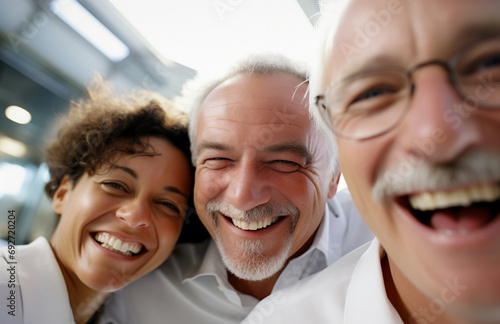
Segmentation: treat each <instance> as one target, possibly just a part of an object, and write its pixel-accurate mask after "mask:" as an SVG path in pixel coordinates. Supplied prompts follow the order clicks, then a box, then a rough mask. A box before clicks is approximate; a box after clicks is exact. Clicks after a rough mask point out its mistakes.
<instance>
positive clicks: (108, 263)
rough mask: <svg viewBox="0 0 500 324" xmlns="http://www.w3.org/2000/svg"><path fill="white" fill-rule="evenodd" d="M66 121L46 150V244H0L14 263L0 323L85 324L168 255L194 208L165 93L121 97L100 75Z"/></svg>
mask: <svg viewBox="0 0 500 324" xmlns="http://www.w3.org/2000/svg"><path fill="white" fill-rule="evenodd" d="M62 122H63V126H62V128H61V130H60V131H59V134H58V137H57V139H56V140H55V141H54V142H52V143H51V144H50V145H49V146H48V147H47V149H46V162H47V165H48V167H49V170H50V175H51V179H50V182H49V183H48V184H47V186H46V192H47V194H48V195H49V197H50V198H52V208H53V210H54V212H55V213H57V214H58V215H59V216H60V218H59V223H58V225H57V228H56V229H55V231H54V234H53V236H52V237H51V239H50V242H48V241H47V240H46V239H44V238H38V239H37V240H35V241H34V242H32V243H31V244H29V245H26V246H19V247H15V249H12V248H11V249H9V248H8V247H7V248H4V249H2V250H0V263H2V264H3V266H2V269H8V268H9V266H10V267H11V268H12V271H11V272H6V271H2V273H1V274H0V292H1V293H2V296H3V293H4V292H7V294H8V295H9V296H10V297H12V298H11V300H12V302H10V304H9V305H10V306H11V307H10V308H9V309H8V310H4V309H2V310H0V322H1V323H14V322H15V323H18V322H20V323H87V322H89V320H91V317H92V315H93V314H94V313H95V312H96V311H97V310H98V308H99V307H100V306H101V305H102V303H103V302H104V301H105V299H106V298H107V296H108V295H109V294H110V293H111V292H113V291H116V290H118V289H120V288H122V287H123V286H125V285H126V284H128V283H130V282H131V281H133V280H135V279H137V278H139V277H141V276H143V275H145V274H147V273H148V272H150V271H152V270H153V269H155V268H156V267H158V266H159V265H160V264H161V263H162V262H163V261H165V259H166V258H167V257H168V256H169V255H170V253H171V252H172V250H173V248H174V247H175V244H176V242H177V240H178V238H179V235H180V233H181V229H182V226H183V222H184V218H185V215H186V212H187V210H188V208H189V207H188V206H189V205H190V203H189V202H190V200H191V194H192V185H193V169H192V167H191V166H190V163H189V161H190V153H189V140H188V136H187V117H186V116H185V115H184V114H183V113H181V112H180V111H177V110H175V109H174V108H173V107H172V106H171V105H170V103H168V102H167V101H166V100H165V99H164V98H162V97H160V96H158V95H156V94H154V93H151V92H143V93H137V94H134V95H133V96H129V97H126V98H118V97H116V96H113V95H112V94H111V91H110V88H109V86H108V85H106V84H105V83H104V82H103V81H102V80H96V81H95V82H94V85H93V86H92V87H91V88H90V90H89V97H88V98H87V99H82V100H79V101H76V102H74V103H73V104H72V107H71V109H70V111H69V113H68V114H67V115H66V116H65V117H64V119H63V120H62ZM11 251H14V254H13V253H10V252H11ZM12 255H14V259H13V258H11V256H12ZM4 263H5V264H4Z"/></svg>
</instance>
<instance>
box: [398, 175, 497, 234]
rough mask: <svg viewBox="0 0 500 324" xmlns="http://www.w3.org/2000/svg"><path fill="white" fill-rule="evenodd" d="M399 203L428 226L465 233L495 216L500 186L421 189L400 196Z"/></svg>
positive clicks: (455, 232)
mask: <svg viewBox="0 0 500 324" xmlns="http://www.w3.org/2000/svg"><path fill="white" fill-rule="evenodd" d="M398 202H399V203H400V204H401V205H402V206H404V207H406V208H407V209H408V210H409V211H410V212H411V213H412V214H413V216H414V217H415V218H416V219H417V220H418V221H419V222H420V223H422V224H424V225H426V226H427V227H430V228H432V229H434V230H437V231H440V232H443V233H445V234H467V233H470V232H473V231H475V230H478V229H480V228H483V227H485V226H487V225H488V224H490V223H491V222H492V221H493V220H495V219H497V218H498V216H499V212H500V185H499V184H498V183H493V184H481V185H474V186H470V187H467V188H461V189H457V190H451V191H436V192H423V193H418V194H411V195H407V196H403V197H400V198H399V199H398Z"/></svg>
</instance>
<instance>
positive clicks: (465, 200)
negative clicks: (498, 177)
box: [409, 184, 500, 211]
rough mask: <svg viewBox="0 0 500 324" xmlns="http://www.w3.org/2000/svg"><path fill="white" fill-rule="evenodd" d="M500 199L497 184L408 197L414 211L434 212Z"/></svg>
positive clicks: (499, 190) (499, 188)
mask: <svg viewBox="0 0 500 324" xmlns="http://www.w3.org/2000/svg"><path fill="white" fill-rule="evenodd" d="M497 199H500V187H499V186H498V184H484V185H476V186H472V187H469V188H463V189H458V190H453V191H437V192H424V193H420V194H417V195H412V196H410V197H409V200H410V205H411V207H412V208H413V209H416V210H422V211H426V210H436V209H443V208H450V207H466V206H470V205H471V204H473V203H476V202H492V201H495V200H497Z"/></svg>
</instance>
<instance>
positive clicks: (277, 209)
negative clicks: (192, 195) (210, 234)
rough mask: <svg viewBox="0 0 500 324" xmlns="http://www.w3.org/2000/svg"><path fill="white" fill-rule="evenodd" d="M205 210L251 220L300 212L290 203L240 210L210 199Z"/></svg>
mask: <svg viewBox="0 0 500 324" xmlns="http://www.w3.org/2000/svg"><path fill="white" fill-rule="evenodd" d="M207 211H208V212H209V213H210V214H211V215H213V214H214V213H216V212H219V213H221V214H224V215H226V216H229V217H231V218H234V219H238V220H244V221H247V222H251V221H254V220H257V219H260V218H263V217H274V216H285V215H291V216H294V218H297V217H298V216H299V214H300V212H299V209H298V208H297V207H295V206H294V205H292V204H282V205H276V204H270V203H267V204H264V205H259V206H256V207H254V208H252V209H250V210H245V211H244V210H240V209H238V208H236V207H234V206H233V205H232V204H230V203H228V202H220V201H214V200H210V201H209V202H208V203H207Z"/></svg>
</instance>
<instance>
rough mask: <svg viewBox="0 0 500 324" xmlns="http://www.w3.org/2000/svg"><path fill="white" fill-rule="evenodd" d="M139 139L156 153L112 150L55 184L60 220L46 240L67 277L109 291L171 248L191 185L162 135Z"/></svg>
mask: <svg viewBox="0 0 500 324" xmlns="http://www.w3.org/2000/svg"><path fill="white" fill-rule="evenodd" d="M143 140H144V141H147V142H149V144H150V145H151V146H152V147H153V148H154V151H155V152H156V153H157V154H156V155H154V156H142V155H127V154H123V155H118V156H117V157H116V158H115V160H113V164H111V165H104V166H103V167H101V168H100V169H98V170H97V172H96V173H95V174H94V175H92V176H89V175H88V174H84V175H83V176H82V177H81V178H80V179H79V180H78V181H77V182H76V184H75V185H74V186H73V185H72V184H71V183H70V181H69V180H68V179H67V177H65V178H64V179H63V181H62V183H61V185H60V186H59V188H58V189H57V191H56V193H55V195H54V197H53V201H52V207H53V209H54V211H55V212H56V213H58V214H60V215H61V218H60V221H59V224H58V226H57V228H56V230H55V232H54V234H53V236H52V238H51V241H50V243H51V245H52V248H53V250H54V252H55V254H56V256H57V258H58V261H59V263H60V265H61V267H62V269H63V273H64V275H65V276H66V277H67V276H70V277H71V278H69V279H70V280H72V282H81V283H83V284H84V285H86V286H88V287H90V288H91V289H94V290H97V291H107V292H111V291H115V290H117V289H119V288H121V287H123V286H124V285H126V284H128V283H130V282H131V281H133V280H135V279H137V278H139V277H141V276H143V275H145V274H146V273H148V272H150V271H151V270H153V269H155V268H156V267H158V266H159V265H160V264H161V263H162V262H163V261H164V260H165V259H166V258H167V257H168V256H169V255H170V253H171V252H172V250H173V248H174V246H175V244H176V241H177V238H178V237H179V234H180V231H181V228H182V224H183V221H184V216H185V213H186V209H187V202H188V197H189V195H190V193H191V190H192V179H191V173H190V166H189V162H188V160H187V158H186V157H185V155H184V154H183V153H182V152H181V151H180V150H179V149H178V148H176V147H175V146H173V145H172V144H170V143H169V142H168V141H166V140H163V139H159V138H154V137H150V138H143ZM66 282H68V278H66Z"/></svg>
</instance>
